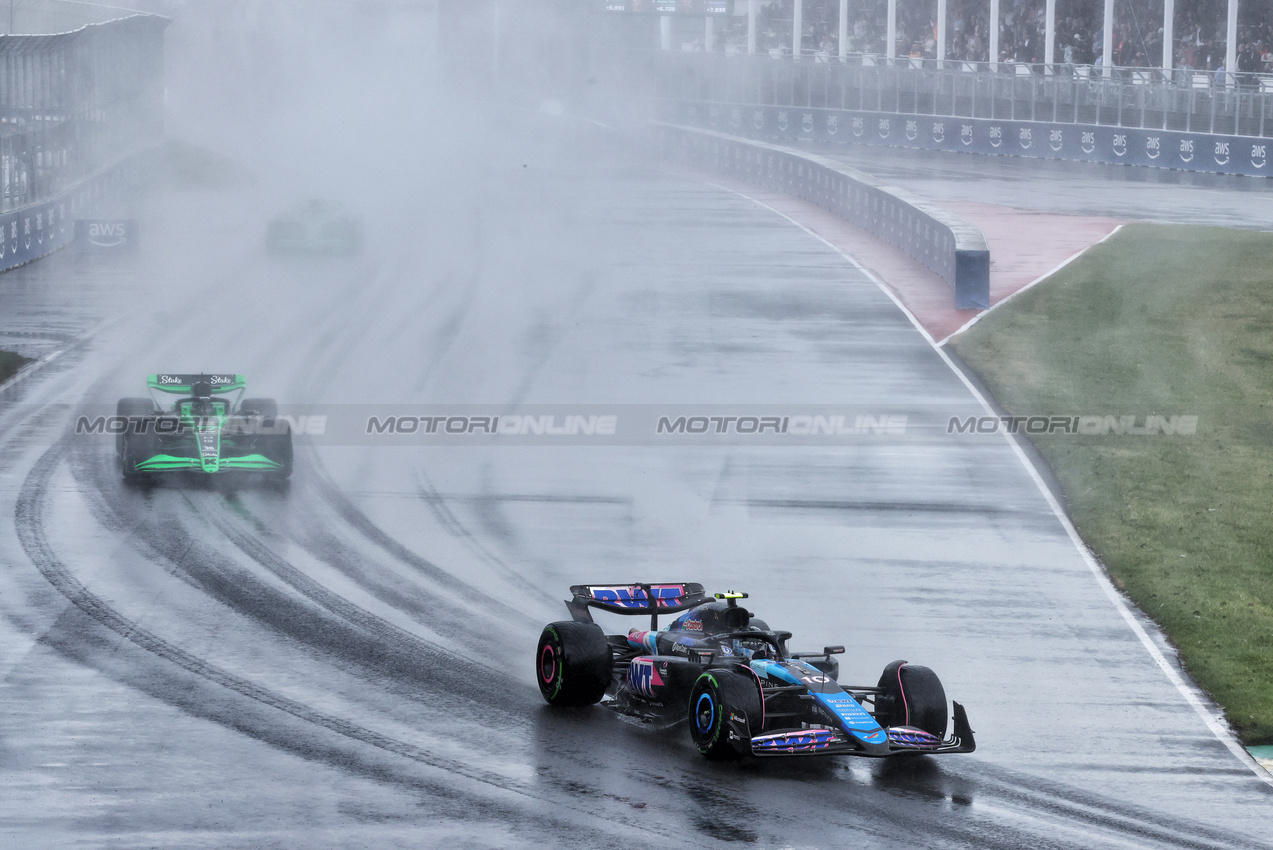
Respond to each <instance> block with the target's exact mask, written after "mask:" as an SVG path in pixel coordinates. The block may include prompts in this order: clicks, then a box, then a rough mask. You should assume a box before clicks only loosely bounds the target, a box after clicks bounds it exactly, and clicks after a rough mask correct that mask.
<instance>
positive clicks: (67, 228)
mask: <svg viewBox="0 0 1273 850" xmlns="http://www.w3.org/2000/svg"><path fill="white" fill-rule="evenodd" d="M139 167H140V158H139V157H133V158H131V159H129V160H126V161H124V162H121V163H119V164H117V165H115V166H114V167H112V168H108V169H105V170H104V171H101V172H99V173H98V174H96V175H94V176H92V177H90V178H88V179H86V180H83V181H81V182H80V183H78V184H77V185H76V186H75V187H73V188H71V189H68V190H66V191H65V192H62V193H61V194H58V195H55V196H54V197H52V198H50V199H49V200H47V201H43V202H41V203H38V204H31V205H29V206H25V207H21V208H19V209H16V210H10V211H9V212H7V213H3V214H0V271H6V270H8V269H11V268H14V267H16V266H20V265H23V264H24V263H29V262H31V261H32V260H36V259H39V258H40V257H43V256H44V255H46V254H51V253H52V252H54V251H56V250H58V249H59V248H64V247H66V246H67V245H69V244H70V243H71V241H72V239H74V237H75V225H74V222H75V219H77V218H80V217H82V216H83V215H84V214H85V213H86V212H87V211H88V210H90V209H92V208H93V207H94V206H95V205H97V204H98V203H99V202H100V201H102V200H103V199H108V198H112V197H114V196H115V195H116V193H117V192H118V191H119V190H120V189H121V188H122V187H123V186H125V185H127V184H128V183H130V182H132V181H133V180H135V179H136V175H137V173H138V169H139Z"/></svg>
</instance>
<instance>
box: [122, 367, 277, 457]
mask: <svg viewBox="0 0 1273 850" xmlns="http://www.w3.org/2000/svg"><path fill="white" fill-rule="evenodd" d="M198 380H202V381H204V382H206V383H208V384H210V386H211V388H212V394H213V396H221V395H229V394H231V393H238V394H240V395H241V394H242V393H243V391H244V390H246V389H247V382H246V381H245V380H244V379H243V376H242V375H228V374H225V375H174V374H156V375H151V376H149V377H148V378H147V379H146V386H147V388H148V389H149V390H151V393H152V396H153V395H154V394H155V393H167V394H171V395H182V396H189V395H191V394H192V393H193V392H194V384H195V383H196V382H197V381H198ZM234 400H235V401H237V398H236V399H234ZM231 401H232V400H231V399H228V398H215V397H214V398H211V399H209V400H207V401H203V402H201V401H200V400H198V399H195V398H182V399H179V400H178V401H177V402H176V404H175V413H176V414H177V418H178V422H179V426H178V427H179V433H182V434H186V435H190V437H191V438H192V439H193V441H194V446H195V450H196V453H197V454H198V457H181V456H179V455H172V454H166V453H158V454H154V455H152V456H150V457H148V458H146V459H145V460H140V461H138V462H137V463H136V464H134V469H135V470H136V471H137V472H173V471H180V470H193V471H196V472H208V473H214V472H228V471H234V470H241V471H249V472H275V471H279V470H282V469H283V468H284V465H283V464H282V463H279V462H278V461H276V460H272V459H271V458H268V457H266V456H265V455H263V454H257V453H249V454H232V456H230V457H225V456H223V454H222V447H223V443H224V442H225V441H227V440H228V441H229V442H230V443H231V444H233V442H234V439H235V436H234V434H233V433H231V434H227V433H226V423H227V422H228V421H229V420H230V418H231V410H232V407H233V405H232V403H231ZM231 447H232V446H231Z"/></svg>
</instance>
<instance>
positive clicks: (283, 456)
mask: <svg viewBox="0 0 1273 850" xmlns="http://www.w3.org/2000/svg"><path fill="white" fill-rule="evenodd" d="M146 386H147V389H148V390H149V391H150V397H149V398H122V399H120V400H119V405H118V407H117V408H116V414H117V419H119V420H120V421H121V422H123V423H125V427H122V428H119V429H117V431H118V433H117V436H116V442H115V449H116V453H117V454H118V456H119V466H120V470H121V471H122V472H123V474H124V478H125V480H128V481H145V480H152V479H154V478H156V477H158V476H160V475H163V474H166V473H188V474H189V473H193V474H197V475H216V474H222V473H231V472H251V473H262V474H264V475H265V476H266V477H267V478H270V479H274V480H283V479H285V478H287V477H288V476H289V475H291V474H292V431H291V427H290V426H289V423H288V421H287V420H286V419H280V418H279V416H278V404H277V403H276V402H275V401H274V399H270V398H243V397H242V396H243V394H244V392H245V391H246V389H247V384H246V383H245V382H244V380H243V376H242V375H226V374H218V375H177V374H159V375H151V376H150V377H149V378H147V380H146Z"/></svg>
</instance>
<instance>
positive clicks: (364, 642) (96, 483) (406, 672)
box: [70, 454, 524, 722]
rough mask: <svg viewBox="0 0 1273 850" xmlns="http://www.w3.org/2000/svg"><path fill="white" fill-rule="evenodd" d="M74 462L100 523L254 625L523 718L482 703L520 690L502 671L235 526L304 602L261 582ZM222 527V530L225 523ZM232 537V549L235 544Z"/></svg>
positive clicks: (451, 698)
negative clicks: (331, 583)
mask: <svg viewBox="0 0 1273 850" xmlns="http://www.w3.org/2000/svg"><path fill="white" fill-rule="evenodd" d="M70 459H71V460H72V466H71V469H72V473H73V474H74V475H76V477H77V478H78V479H80V480H81V481H83V483H84V490H85V491H86V492H87V493H89V494H100V497H93V498H90V510H92V511H93V513H94V515H95V517H98V518H99V521H102V519H103V518H104V520H105V521H104V523H103V524H104V525H106V526H107V527H108V528H112V529H115V528H120V529H127V534H128V536H129V537H130V538H132V539H133V540H134V541H135V542H137V543H141V544H143V545H144V546H145V547H146V549H147V550H149V552H150V553H152V554H153V556H154V559H156V560H160V561H163V562H166V563H167V564H169V569H168V571H169V572H171V573H173V574H176V575H179V576H180V577H181V578H183V580H184V581H186V583H187V584H190V585H192V586H193V587H195V588H197V589H198V590H199V591H200V592H201V593H203V594H205V595H206V596H208V597H209V598H211V599H213V600H215V601H216V602H219V603H221V604H222V605H224V606H226V607H227V608H229V609H230V610H232V611H234V612H235V613H236V614H239V615H241V616H245V617H248V618H249V619H251V620H254V621H256V622H258V623H260V624H261V625H262V626H264V627H265V628H267V629H269V630H270V631H272V632H274V633H275V634H278V635H280V636H281V637H284V638H286V639H290V640H293V641H295V642H296V643H297V644H299V645H300V646H303V647H306V648H307V649H308V650H309V651H310V652H317V653H320V654H321V655H323V656H325V657H326V658H329V659H333V660H337V661H338V662H340V663H341V666H342V667H343V668H344V669H346V670H347V672H350V673H353V674H354V675H358V676H360V677H361V678H364V679H366V680H368V681H370V682H373V683H375V684H377V685H379V686H381V687H384V686H387V685H392V686H395V687H397V688H399V689H402V688H406V687H408V686H417V687H422V688H424V689H425V692H426V693H428V694H430V696H431V699H430V705H431V706H433V707H438V706H439V704H441V705H448V706H450V707H452V708H454V709H455V710H465V711H470V710H471V709H472V706H473V704H478V705H481V706H483V707H484V708H485V709H486V711H487V712H488V713H490V712H495V713H498V714H501V715H505V716H504V720H505V722H516V721H518V720H520V719H521V717H520V715H517V714H516V713H514V712H512V711H511V710H510V709H508V708H507V707H506V706H501V707H499V708H495V707H490V706H488V705H487V703H488V701H489V699H488V698H489V691H488V687H495V688H499V689H500V690H501V691H503V692H504V693H506V694H517V693H519V692H521V691H522V690H524V688H523V686H521V685H519V684H517V683H516V682H515V681H513V680H511V679H510V678H509V677H507V676H506V675H503V674H501V673H500V672H499V671H496V670H493V669H490V668H487V667H484V666H481V665H478V664H476V663H474V662H473V661H471V660H470V659H468V658H467V657H465V656H462V655H459V654H457V653H455V652H454V651H451V650H448V649H445V648H443V647H441V646H438V645H436V644H434V643H432V642H430V641H427V640H425V639H423V638H419V637H417V636H415V635H410V634H409V633H407V632H403V631H401V630H398V629H397V627H396V626H392V624H390V623H388V622H387V621H385V620H382V619H381V618H378V617H375V616H374V615H372V614H370V613H369V612H366V611H365V610H364V609H361V608H359V606H356V605H354V604H353V603H349V602H348V601H347V600H343V599H342V598H341V597H339V595H337V594H334V593H332V592H331V591H328V590H327V589H326V588H323V587H322V586H321V585H319V584H318V583H317V582H315V581H313V580H312V579H309V578H308V577H307V576H305V575H304V574H303V573H302V572H301V571H300V570H297V569H296V568H295V567H294V566H293V565H291V564H288V563H287V562H286V561H284V560H282V559H279V558H276V557H273V556H272V553H269V552H268V548H267V547H264V546H263V545H260V544H257V543H255V542H253V541H252V540H250V539H249V538H247V537H246V536H245V535H242V534H240V533H237V532H235V533H234V536H235V537H236V538H237V542H241V543H243V544H244V545H245V546H246V547H247V548H248V550H250V551H247V552H246V554H248V555H249V557H252V556H254V555H255V556H256V557H260V558H261V559H262V560H264V561H265V563H263V564H261V565H262V566H264V567H265V568H266V569H267V570H269V571H271V572H274V573H275V574H276V575H277V576H278V577H279V578H280V579H282V580H283V581H284V583H285V584H287V585H288V586H289V587H292V589H293V590H296V591H297V593H298V594H299V595H300V597H301V598H297V597H295V596H292V595H290V594H287V593H285V592H283V591H281V590H280V589H278V588H276V587H273V586H271V585H269V584H267V583H265V582H262V581H260V580H259V578H258V577H256V576H255V575H253V574H252V572H251V571H250V570H247V569H244V568H243V567H241V566H240V565H239V564H236V563H235V562H234V561H233V560H231V559H229V558H227V557H226V556H225V555H223V554H221V553H220V552H217V551H215V550H213V549H211V548H209V547H208V546H206V545H204V544H201V543H200V542H199V537H200V535H199V534H197V533H192V532H191V531H190V530H189V529H187V528H186V527H185V526H184V524H183V523H182V520H181V518H180V517H179V516H173V517H171V518H170V519H168V520H165V521H162V522H161V521H158V520H156V521H152V522H148V521H146V520H144V519H141V520H138V518H137V517H136V516H130V515H129V514H128V513H127V512H126V511H125V510H123V506H125V505H128V504H130V503H131V502H130V500H128V499H112V498H109V497H107V496H105V494H106V493H108V492H110V490H109V488H110V486H111V485H112V484H114V485H115V486H116V487H118V488H119V489H122V488H123V485H122V484H119V483H118V482H115V481H113V480H107V479H113V476H111V475H110V471H109V467H107V465H106V464H104V463H102V462H101V458H100V456H99V455H93V454H87V456H80V457H74V456H71V458H70ZM172 495H174V496H181V497H182V498H183V499H184V503H185V504H186V505H187V506H188V507H190V508H191V513H196V512H195V511H194V510H193V505H192V504H191V502H190V500H189V496H188V494H181V493H172ZM214 527H215V526H214ZM218 530H219V531H221V532H222V533H223V534H224V533H225V530H223V529H218ZM231 530H232V529H231ZM231 542H232V543H235V544H236V545H237V542H236V541H235V540H231ZM276 571H277V572H276ZM411 695H412V696H413V697H414V698H415V699H417V700H418V699H419V697H420V693H419V692H418V691H417V692H412V694H411ZM506 702H507V700H506Z"/></svg>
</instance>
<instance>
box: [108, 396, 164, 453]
mask: <svg viewBox="0 0 1273 850" xmlns="http://www.w3.org/2000/svg"><path fill="white" fill-rule="evenodd" d="M154 412H155V403H154V402H153V401H151V400H150V399H148V398H121V399H120V400H119V403H118V404H116V405H115V415H116V416H117V417H119V418H121V419H124V420H126V421H127V423H128V424H127V427H126V428H125V430H127V431H131V430H133V428H134V425H133V422H134V421H135V420H136V419H138V418H140V417H143V416H150V415H151V414H152V413H154ZM123 453H124V434H123V432H120V433H119V434H116V435H115V454H117V455H122V454H123Z"/></svg>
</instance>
